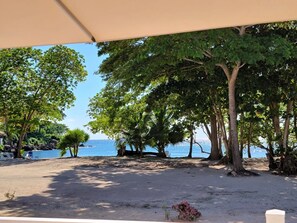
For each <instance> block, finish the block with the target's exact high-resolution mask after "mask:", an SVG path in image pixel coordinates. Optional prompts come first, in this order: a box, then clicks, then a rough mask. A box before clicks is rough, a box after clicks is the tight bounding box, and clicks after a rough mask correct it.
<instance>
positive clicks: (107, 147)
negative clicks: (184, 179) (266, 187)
mask: <svg viewBox="0 0 297 223" xmlns="http://www.w3.org/2000/svg"><path fill="white" fill-rule="evenodd" d="M199 143H200V144H201V146H202V147H203V150H204V151H206V152H210V143H209V142H208V141H202V142H199ZM84 145H85V147H80V148H79V152H78V156H80V157H86V156H116V155H117V150H116V147H115V143H114V141H113V140H89V141H88V142H86V143H84ZM189 147H190V145H189V143H188V142H183V143H179V144H177V145H169V146H168V147H167V148H166V149H165V150H166V151H167V153H168V154H169V157H172V158H176V157H186V156H188V153H189ZM127 149H128V148H127ZM145 151H146V152H156V151H157V150H156V149H154V148H150V147H147V148H146V150H145ZM60 152H61V151H60V150H44V151H33V152H32V158H33V159H52V158H59V157H60ZM251 153H252V157H253V158H261V157H266V155H265V151H264V150H262V149H259V148H256V147H253V148H252V149H251ZM25 155H26V154H25ZM192 156H193V157H204V158H206V157H208V154H207V153H202V152H201V149H200V147H199V146H197V145H194V146H193V153H192ZM64 157H70V154H69V152H67V153H66V154H65V155H64ZM244 157H245V158H247V152H246V151H244Z"/></svg>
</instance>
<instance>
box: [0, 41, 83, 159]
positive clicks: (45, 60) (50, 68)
mask: <svg viewBox="0 0 297 223" xmlns="http://www.w3.org/2000/svg"><path fill="white" fill-rule="evenodd" d="M18 53H20V56H18ZM1 55H2V60H1V61H0V67H1V73H2V74H3V75H4V76H5V77H7V78H5V79H4V81H3V82H1V84H2V86H5V85H7V86H8V88H7V87H6V88H5V89H6V90H3V89H2V87H1V90H2V91H4V93H5V94H4V95H5V98H3V101H1V102H0V104H1V105H0V108H1V112H2V114H3V115H2V116H4V117H5V118H6V121H5V123H6V130H7V131H11V129H12V128H13V129H14V130H15V131H16V133H17V135H18V142H17V156H18V157H20V156H21V154H20V150H21V148H22V143H23V140H24V137H25V135H26V133H27V132H28V131H30V129H31V128H32V127H34V126H36V125H38V123H39V122H40V121H41V120H61V119H62V118H63V111H64V110H65V108H67V107H69V106H71V105H72V104H73V102H74V100H75V96H74V94H73V90H74V88H75V87H76V85H77V84H78V82H79V81H83V80H84V79H85V77H86V75H87V73H86V71H85V69H84V66H83V62H84V60H83V57H82V56H81V55H79V54H78V53H77V52H75V51H74V50H72V49H69V48H67V47H65V46H54V47H52V48H50V49H49V50H47V51H46V52H44V53H42V52H41V51H40V50H37V49H30V48H28V49H8V50H2V51H1ZM22 55H23V56H22ZM19 61H20V62H19ZM7 95H10V96H11V99H9V100H5V99H7ZM8 135H10V134H8Z"/></svg>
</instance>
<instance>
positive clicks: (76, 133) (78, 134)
mask: <svg viewBox="0 0 297 223" xmlns="http://www.w3.org/2000/svg"><path fill="white" fill-rule="evenodd" d="M88 140H89V135H88V134H87V133H86V132H84V131H83V130H80V129H74V130H69V131H67V132H66V134H65V135H64V136H63V137H62V139H61V141H60V143H59V146H58V147H59V148H60V149H62V150H66V149H69V151H70V154H71V157H77V155H78V149H79V145H80V144H81V143H84V142H86V141H88Z"/></svg>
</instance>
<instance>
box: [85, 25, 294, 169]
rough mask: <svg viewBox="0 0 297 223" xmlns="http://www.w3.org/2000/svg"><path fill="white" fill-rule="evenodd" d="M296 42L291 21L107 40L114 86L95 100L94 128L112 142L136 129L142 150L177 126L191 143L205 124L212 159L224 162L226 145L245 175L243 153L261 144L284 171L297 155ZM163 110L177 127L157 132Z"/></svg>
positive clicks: (106, 64) (106, 66)
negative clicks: (157, 119)
mask: <svg viewBox="0 0 297 223" xmlns="http://www.w3.org/2000/svg"><path fill="white" fill-rule="evenodd" d="M296 37H297V32H296V24H295V22H289V23H282V24H268V25H254V26H242V27H233V28H226V29H218V30H210V31H202V32H192V33H184V34H176V35H167V36H159V37H149V38H141V39H133V40H125V41H116V42H105V43H99V44H98V49H99V56H100V55H105V56H107V58H106V59H105V60H104V61H103V63H102V65H101V66H100V69H99V71H98V73H100V74H101V75H102V77H103V79H104V80H105V81H106V82H107V85H106V87H105V88H104V89H103V90H102V91H101V92H100V93H98V94H97V95H96V96H95V97H94V98H92V100H91V102H90V109H89V114H90V116H91V117H92V119H93V120H92V121H91V122H90V123H89V126H90V127H91V129H92V130H93V131H94V132H97V131H102V132H104V133H105V134H107V135H108V136H110V137H112V138H121V137H124V136H125V134H124V133H125V132H130V134H126V136H129V137H128V138H131V137H132V138H133V137H136V136H137V138H138V147H140V148H143V147H144V146H145V145H155V146H156V147H157V144H158V139H157V138H154V137H152V136H151V135H150V134H151V133H152V132H155V133H156V132H157V133H158V134H159V135H162V137H161V138H162V140H163V141H166V142H167V143H170V141H169V140H168V139H169V134H167V133H166V132H168V130H169V129H170V128H173V126H174V125H180V126H182V128H181V129H183V130H186V132H187V136H188V137H190V138H191V135H193V130H194V129H195V128H196V127H197V126H204V128H205V131H206V133H207V135H208V136H209V139H210V141H211V145H212V150H211V156H210V158H211V159H219V158H221V156H222V145H223V148H224V151H225V157H226V158H227V160H228V161H229V162H231V163H232V164H233V168H234V170H235V171H236V172H238V173H240V172H244V171H245V170H244V168H243V166H242V162H241V156H242V151H243V149H244V148H245V147H247V148H248V150H249V149H250V147H251V146H252V145H255V146H258V147H261V148H263V149H266V150H267V152H268V154H269V156H270V157H274V156H275V155H276V153H278V155H279V156H280V158H281V159H280V160H281V162H280V164H279V167H280V169H282V170H283V169H284V165H285V163H284V161H285V160H286V157H289V156H293V155H292V154H296V149H295V146H296V140H297V134H296V132H297V131H296V129H297V128H296V125H297V121H296V111H295V110H296V109H295V107H296V100H295V99H296V87H297V85H296V68H297V66H296V56H297V55H296V52H297V50H296ZM161 111H165V113H164V114H163V117H164V118H165V117H170V122H167V121H166V122H163V123H162V122H160V127H158V128H154V127H153V125H151V124H149V123H152V120H153V119H156V117H157V116H158V114H161V113H160V112H161ZM156 115H157V116H156ZM164 120H165V119H164ZM291 120H293V122H292V121H291ZM152 129H154V131H152ZM163 136H164V137H163ZM165 136H166V137H165ZM164 138H167V139H166V140H164ZM182 138H183V137H182ZM150 140H153V141H154V142H153V143H152V144H150V143H151V141H150ZM191 141H192V140H191ZM127 142H129V140H127ZM163 145H164V146H166V145H167V144H163ZM159 148H160V147H159ZM270 161H271V167H272V166H273V162H274V159H271V160H270ZM294 165H297V164H294Z"/></svg>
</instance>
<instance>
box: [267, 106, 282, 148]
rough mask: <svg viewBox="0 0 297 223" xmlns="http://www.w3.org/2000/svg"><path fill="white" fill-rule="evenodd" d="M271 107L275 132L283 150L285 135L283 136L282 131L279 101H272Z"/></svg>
mask: <svg viewBox="0 0 297 223" xmlns="http://www.w3.org/2000/svg"><path fill="white" fill-rule="evenodd" d="M269 107H270V112H271V115H272V123H273V128H274V132H275V135H276V138H277V141H278V145H279V148H280V149H281V150H283V148H282V146H283V139H282V138H283V137H282V131H281V127H280V121H279V103H277V102H272V103H271V104H270V106H269Z"/></svg>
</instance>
